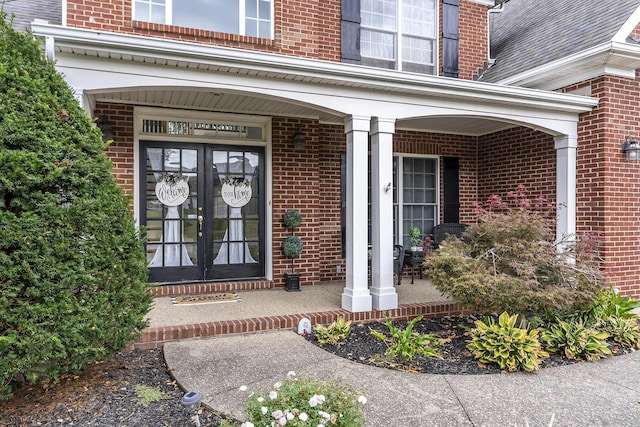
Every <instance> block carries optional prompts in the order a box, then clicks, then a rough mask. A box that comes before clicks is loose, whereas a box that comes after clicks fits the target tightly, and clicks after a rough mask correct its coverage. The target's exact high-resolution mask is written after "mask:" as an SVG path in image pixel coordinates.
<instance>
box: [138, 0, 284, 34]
mask: <svg viewBox="0 0 640 427" xmlns="http://www.w3.org/2000/svg"><path fill="white" fill-rule="evenodd" d="M272 3H273V2H272V0H133V19H135V20H136V21H145V22H153V23H156V24H166V25H175V26H179V27H188V28H198V29H201V30H209V31H216V32H221V33H229V34H239V35H243V36H250V37H262V38H269V39H270V38H273V36H272V28H273V25H272V21H273V19H272V16H273V12H272V10H273V7H272Z"/></svg>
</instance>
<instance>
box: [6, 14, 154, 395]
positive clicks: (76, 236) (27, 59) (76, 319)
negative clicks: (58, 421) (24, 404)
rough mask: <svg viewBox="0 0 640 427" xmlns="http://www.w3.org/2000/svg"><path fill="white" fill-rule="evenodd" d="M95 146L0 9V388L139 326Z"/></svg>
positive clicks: (136, 289)
mask: <svg viewBox="0 0 640 427" xmlns="http://www.w3.org/2000/svg"><path fill="white" fill-rule="evenodd" d="M104 149H105V144H104V143H103V142H102V135H101V133H100V130H98V129H97V128H96V127H95V126H94V125H93V123H92V121H91V119H90V118H89V117H88V116H87V115H86V114H85V112H84V111H83V110H82V108H81V107H80V106H79V105H78V102H77V101H76V99H75V98H74V95H73V92H72V90H71V89H70V88H69V86H68V85H67V84H66V83H65V82H64V80H63V78H62V77H61V76H60V75H59V74H58V73H57V72H56V71H55V68H54V66H53V65H52V64H50V63H48V62H47V61H46V60H45V59H44V58H43V55H42V52H41V49H40V44H39V42H38V41H36V40H34V39H33V38H32V37H31V35H30V34H21V33H18V32H16V31H14V30H13V29H12V28H11V25H10V22H8V21H7V16H6V13H5V12H4V11H0V236H2V237H1V238H0V398H8V397H10V396H11V394H12V393H13V391H14V389H15V387H16V386H18V385H20V384H22V383H24V382H34V381H38V380H43V379H48V378H55V377H57V376H59V375H60V374H63V373H67V372H76V371H78V370H80V369H82V368H84V367H85V366H86V365H87V364H88V363H91V362H93V361H96V360H103V359H106V358H108V357H110V356H111V355H112V354H113V353H115V352H116V351H118V350H121V349H122V348H124V347H125V346H127V345H128V344H129V343H131V342H132V341H133V340H135V338H136V333H137V332H138V331H139V330H140V329H142V328H144V327H145V326H146V322H145V321H144V316H145V314H146V313H147V312H148V311H149V307H150V303H151V301H152V298H153V297H152V295H151V294H150V293H149V292H148V284H147V267H146V257H145V254H144V250H143V245H142V243H143V242H142V239H141V237H140V235H139V233H138V231H137V230H136V227H135V224H134V222H133V219H132V215H131V211H130V208H129V202H128V200H127V199H126V198H125V197H124V196H123V194H122V191H121V189H120V188H119V187H118V186H117V184H116V182H115V179H114V177H113V176H112V175H111V172H110V169H111V165H110V163H109V161H108V160H107V158H106V156H105V155H104Z"/></svg>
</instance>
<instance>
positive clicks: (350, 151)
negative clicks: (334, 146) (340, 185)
mask: <svg viewBox="0 0 640 427" xmlns="http://www.w3.org/2000/svg"><path fill="white" fill-rule="evenodd" d="M369 121H370V117H356V116H352V117H350V118H348V119H347V120H346V121H345V132H346V134H347V222H346V256H347V259H346V264H347V271H346V274H347V283H346V286H345V288H344V291H343V293H342V308H343V309H345V310H347V311H350V312H363V311H371V307H372V306H371V294H370V293H369V284H368V276H369V275H368V255H367V251H368V248H367V245H368V243H367V240H368V237H367V235H368V229H367V228H368V227H367V216H368V213H367V210H368V206H367V205H368V193H369V191H368V184H367V161H368V146H369Z"/></svg>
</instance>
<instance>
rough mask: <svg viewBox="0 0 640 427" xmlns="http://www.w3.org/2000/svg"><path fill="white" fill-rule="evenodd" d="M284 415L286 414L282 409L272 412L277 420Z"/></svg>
mask: <svg viewBox="0 0 640 427" xmlns="http://www.w3.org/2000/svg"><path fill="white" fill-rule="evenodd" d="M283 415H284V412H282V411H281V410H280V409H278V410H277V411H273V412H272V413H271V416H272V417H273V418H275V419H276V420H279V419H280V418H282V416H283Z"/></svg>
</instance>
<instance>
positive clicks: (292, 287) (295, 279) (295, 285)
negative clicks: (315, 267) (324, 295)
mask: <svg viewBox="0 0 640 427" xmlns="http://www.w3.org/2000/svg"><path fill="white" fill-rule="evenodd" d="M284 280H285V287H284V290H285V291H287V292H298V291H300V273H284Z"/></svg>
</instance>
